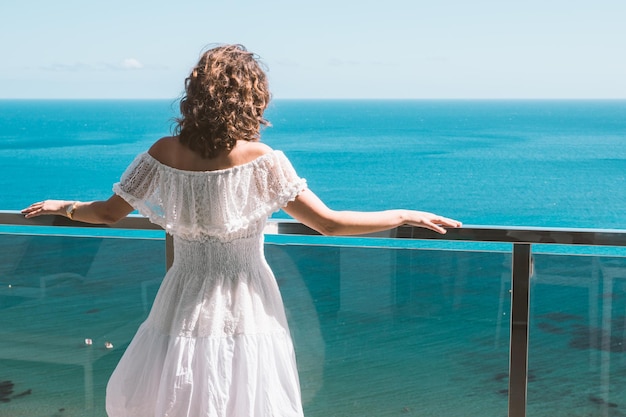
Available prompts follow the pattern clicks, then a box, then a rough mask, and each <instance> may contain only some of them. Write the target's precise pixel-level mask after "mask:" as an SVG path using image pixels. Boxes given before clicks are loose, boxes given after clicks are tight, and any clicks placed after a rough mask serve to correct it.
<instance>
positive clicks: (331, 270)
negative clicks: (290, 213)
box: [0, 235, 511, 417]
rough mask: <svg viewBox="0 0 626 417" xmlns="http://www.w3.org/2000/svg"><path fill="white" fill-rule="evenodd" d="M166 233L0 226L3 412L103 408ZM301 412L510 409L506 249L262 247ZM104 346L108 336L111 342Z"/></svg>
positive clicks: (89, 412) (156, 271)
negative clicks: (294, 361) (23, 230)
mask: <svg viewBox="0 0 626 417" xmlns="http://www.w3.org/2000/svg"><path fill="white" fill-rule="evenodd" d="M164 248H165V245H164V242H163V240H150V239H122V238H102V237H98V238H85V237H76V236H72V237H68V236H65V237H62V236H25V235H0V253H1V254H2V256H1V258H0V260H1V262H0V314H1V316H0V317H1V318H2V319H1V321H0V323H1V325H0V415H7V416H19V415H23V416H39V415H41V416H48V415H50V416H63V415H80V416H88V417H89V416H92V417H104V416H106V413H105V411H104V393H105V387H106V383H107V380H108V378H109V376H110V374H111V372H112V370H113V368H114V367H115V365H116V364H117V362H118V360H119V358H120V357H121V354H122V352H123V350H124V349H125V347H126V346H127V344H128V342H129V340H130V338H131V337H132V336H133V334H134V332H135V331H136V329H137V327H138V325H139V323H140V322H141V321H142V320H143V319H144V318H145V316H146V314H147V311H148V309H149V307H150V305H151V302H152V299H153V297H154V294H155V293H156V289H157V287H158V284H159V282H160V280H161V278H162V276H163V273H164V269H165V265H164V264H165V253H164ZM266 253H267V258H268V262H269V263H270V265H271V266H272V268H273V269H274V271H275V273H276V276H277V279H278V282H279V284H280V287H281V291H282V293H283V298H284V301H285V307H286V310H287V313H288V317H289V321H290V326H291V330H292V333H293V336H294V342H295V345H296V349H297V356H298V365H299V371H300V379H301V385H302V394H303V400H304V404H305V414H306V415H307V417H312V416H313V417H314V416H320V417H321V416H324V417H326V416H328V415H334V416H357V415H358V416H376V417H381V416H396V415H409V416H410V415H420V416H422V415H428V416H432V417H437V416H446V417H447V416H450V415H506V410H507V373H508V349H509V346H508V342H509V321H508V314H509V310H510V296H509V289H510V263H511V258H510V254H506V253H501V252H486V251H485V252H463V251H458V250H435V249H428V250H418V249H390V248H366V247H345V246H343V247H340V246H331V245H321V244H316V245H314V246H313V245H304V244H297V245H293V244H267V245H266ZM107 342H108V343H110V344H108V343H107Z"/></svg>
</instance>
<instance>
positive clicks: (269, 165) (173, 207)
mask: <svg viewBox="0 0 626 417" xmlns="http://www.w3.org/2000/svg"><path fill="white" fill-rule="evenodd" d="M305 188H306V180H304V179H303V178H300V177H299V176H298V175H297V174H296V171H295V170H294V168H293V166H292V165H291V163H290V162H289V160H288V159H287V157H286V156H285V155H284V154H283V153H282V152H281V151H276V150H274V151H271V152H268V153H266V154H264V155H262V156H260V157H258V158H256V159H255V160H253V161H250V162H248V163H246V164H242V165H237V166H235V167H232V168H227V169H223V170H216V171H184V170H179V169H176V168H173V167H170V166H167V165H164V164H162V163H160V162H159V161H157V160H156V159H154V158H153V157H152V156H151V155H150V154H148V153H142V154H140V155H138V156H137V157H136V158H135V160H134V161H133V162H132V163H131V164H130V165H129V167H128V168H127V169H126V171H125V172H124V174H123V175H122V177H121V179H120V182H118V183H116V184H114V185H113V191H114V192H115V193H116V194H118V195H119V196H120V197H122V198H123V199H124V200H126V201H127V202H128V203H129V204H130V205H132V206H133V207H134V208H135V209H136V210H138V211H139V213H141V214H142V215H144V216H146V217H148V218H149V219H150V221H152V222H153V223H156V224H158V225H160V226H161V227H163V228H164V229H165V230H166V231H167V232H168V233H171V234H175V235H178V236H181V237H184V238H187V239H192V240H197V239H204V238H206V237H211V236H215V237H220V238H234V237H243V236H245V235H246V234H247V233H246V232H255V231H256V227H252V226H255V225H256V226H260V224H259V222H261V221H262V222H264V221H265V219H266V218H267V217H269V216H270V215H271V214H272V213H273V212H275V211H278V210H279V209H281V208H282V207H284V206H285V205H287V203H289V202H290V201H293V200H294V199H295V198H296V196H297V195H298V194H299V193H300V192H301V191H302V190H304V189H305ZM253 229H254V230H253Z"/></svg>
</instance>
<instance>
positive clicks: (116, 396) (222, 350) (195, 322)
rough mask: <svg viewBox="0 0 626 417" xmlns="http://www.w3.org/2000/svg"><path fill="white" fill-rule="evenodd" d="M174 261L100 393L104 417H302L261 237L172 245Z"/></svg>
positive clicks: (289, 349) (280, 305) (283, 321)
mask: <svg viewBox="0 0 626 417" xmlns="http://www.w3.org/2000/svg"><path fill="white" fill-rule="evenodd" d="M174 247H175V258H174V259H175V261H174V264H173V266H172V268H170V270H169V271H168V273H167V275H166V276H165V278H164V281H163V283H162V285H161V288H160V289H159V292H158V294H157V296H156V299H155V301H154V305H153V307H152V310H151V312H150V314H149V316H148V318H147V319H146V321H145V322H144V323H143V324H142V325H141V326H140V328H139V330H138V332H137V334H136V336H135V337H134V338H133V340H132V342H131V343H130V345H129V346H128V348H127V349H126V352H125V353H124V355H123V357H122V359H121V360H120V362H119V364H118V366H117V368H116V369H115V371H114V372H113V375H112V376H111V379H110V380H109V384H108V386H107V399H106V409H107V413H108V415H109V417H166V416H167V417H209V416H210V417H218V416H220V417H252V416H255V417H270V416H272V417H292V416H293V417H296V416H302V415H303V413H302V403H301V399H300V386H299V381H298V371H297V367H296V362H295V354H294V349H293V344H292V340H291V336H290V334H289V330H288V327H287V320H286V317H285V311H284V307H283V302H282V299H281V296H280V292H279V289H278V285H277V284H276V280H275V278H274V276H273V274H272V272H271V270H270V268H269V266H268V265H267V262H266V261H265V258H264V255H263V238H262V235H261V234H259V235H256V236H254V237H250V238H240V239H235V240H231V241H220V240H217V239H215V240H212V239H209V240H204V241H191V240H184V239H181V238H175V245H174Z"/></svg>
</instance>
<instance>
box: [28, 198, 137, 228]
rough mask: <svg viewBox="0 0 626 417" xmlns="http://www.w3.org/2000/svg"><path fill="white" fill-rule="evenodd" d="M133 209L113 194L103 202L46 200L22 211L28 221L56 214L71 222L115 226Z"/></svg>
mask: <svg viewBox="0 0 626 417" xmlns="http://www.w3.org/2000/svg"><path fill="white" fill-rule="evenodd" d="M133 210H134V209H133V207H132V206H131V205H130V204H128V203H127V202H126V200H124V199H123V198H122V197H120V196H118V195H117V194H113V195H112V196H111V197H110V198H109V199H108V200H103V201H89V202H84V201H65V200H45V201H39V202H37V203H33V204H31V205H30V206H28V207H26V208H25V209H23V210H22V214H24V215H25V217H26V218H27V219H29V218H31V217H37V216H43V215H46V214H54V215H58V216H65V217H68V218H69V219H71V220H76V221H79V222H85V223H94V224H113V223H116V222H118V221H120V220H121V219H123V218H124V217H126V216H127V215H128V214H129V213H131V212H132V211H133Z"/></svg>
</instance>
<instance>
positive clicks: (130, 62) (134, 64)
mask: <svg viewBox="0 0 626 417" xmlns="http://www.w3.org/2000/svg"><path fill="white" fill-rule="evenodd" d="M120 67H121V68H122V69H126V70H136V69H142V68H143V64H142V63H141V62H139V60H137V59H135V58H126V59H124V60H123V61H122V63H121V64H120Z"/></svg>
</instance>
